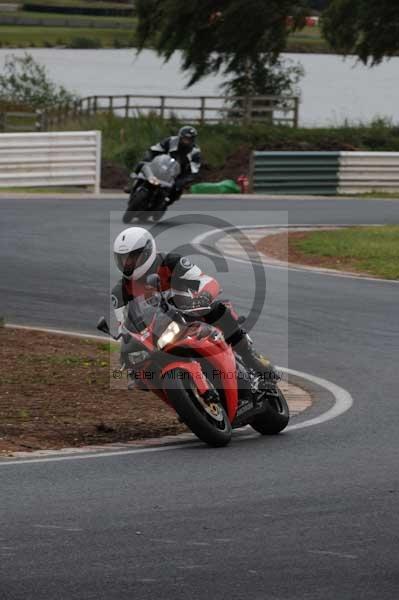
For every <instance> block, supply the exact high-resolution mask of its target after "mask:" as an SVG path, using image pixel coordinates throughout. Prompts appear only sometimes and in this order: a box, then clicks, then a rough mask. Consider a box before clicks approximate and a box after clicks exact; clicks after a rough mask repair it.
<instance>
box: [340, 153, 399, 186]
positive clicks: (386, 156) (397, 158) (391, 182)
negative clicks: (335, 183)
mask: <svg viewBox="0 0 399 600" xmlns="http://www.w3.org/2000/svg"><path fill="white" fill-rule="evenodd" d="M338 191H339V193H340V194H359V193H365V192H393V193H395V192H398V191H399V152H341V156H340V170H339V190H338Z"/></svg>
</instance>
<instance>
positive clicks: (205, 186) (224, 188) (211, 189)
mask: <svg viewBox="0 0 399 600" xmlns="http://www.w3.org/2000/svg"><path fill="white" fill-rule="evenodd" d="M190 191H191V193H192V194H239V193H240V191H241V190H240V188H239V186H238V185H237V184H236V182H235V181H233V180H232V179H224V180H223V181H217V182H215V183H195V184H194V185H192V186H191V188H190Z"/></svg>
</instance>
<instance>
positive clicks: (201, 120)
mask: <svg viewBox="0 0 399 600" xmlns="http://www.w3.org/2000/svg"><path fill="white" fill-rule="evenodd" d="M205 102H206V98H205V96H201V108H200V111H201V113H200V123H201V125H203V124H204V123H205Z"/></svg>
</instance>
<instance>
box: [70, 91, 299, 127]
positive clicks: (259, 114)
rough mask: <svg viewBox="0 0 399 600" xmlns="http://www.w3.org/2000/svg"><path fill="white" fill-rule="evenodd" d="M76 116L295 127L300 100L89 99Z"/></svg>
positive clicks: (89, 97) (215, 98)
mask: <svg viewBox="0 0 399 600" xmlns="http://www.w3.org/2000/svg"><path fill="white" fill-rule="evenodd" d="M78 112H79V113H83V114H86V115H94V114H97V113H101V112H108V113H114V114H117V115H119V116H124V117H126V118H128V117H137V116H140V115H148V114H156V115H158V116H160V117H161V119H171V118H178V119H179V120H182V119H183V120H189V121H192V122H197V123H201V124H203V123H217V122H221V121H232V122H234V121H245V122H251V121H269V122H272V123H274V124H286V125H290V126H292V127H298V120H299V98H298V97H296V96H284V97H282V96H279V97H278V96H245V97H238V98H232V97H231V96H148V95H141V94H138V95H130V94H127V95H123V96H88V97H87V98H83V99H82V100H81V101H80V103H79V107H78Z"/></svg>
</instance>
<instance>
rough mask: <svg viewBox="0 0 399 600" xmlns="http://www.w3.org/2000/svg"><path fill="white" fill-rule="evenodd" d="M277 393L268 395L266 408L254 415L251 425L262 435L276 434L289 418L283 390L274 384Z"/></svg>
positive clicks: (281, 429)
mask: <svg viewBox="0 0 399 600" xmlns="http://www.w3.org/2000/svg"><path fill="white" fill-rule="evenodd" d="M275 390H276V392H277V395H276V396H274V395H268V403H267V407H266V410H265V411H264V412H263V413H261V414H260V415H258V416H257V417H255V419H254V420H253V421H252V423H251V426H252V427H253V428H254V429H255V431H258V432H259V433H261V434H262V435H277V434H278V433H280V431H283V429H285V428H286V427H287V425H288V422H289V420H290V411H289V408H288V404H287V400H286V399H285V397H284V394H283V392H282V391H281V390H280V389H279V388H278V387H277V386H275Z"/></svg>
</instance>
